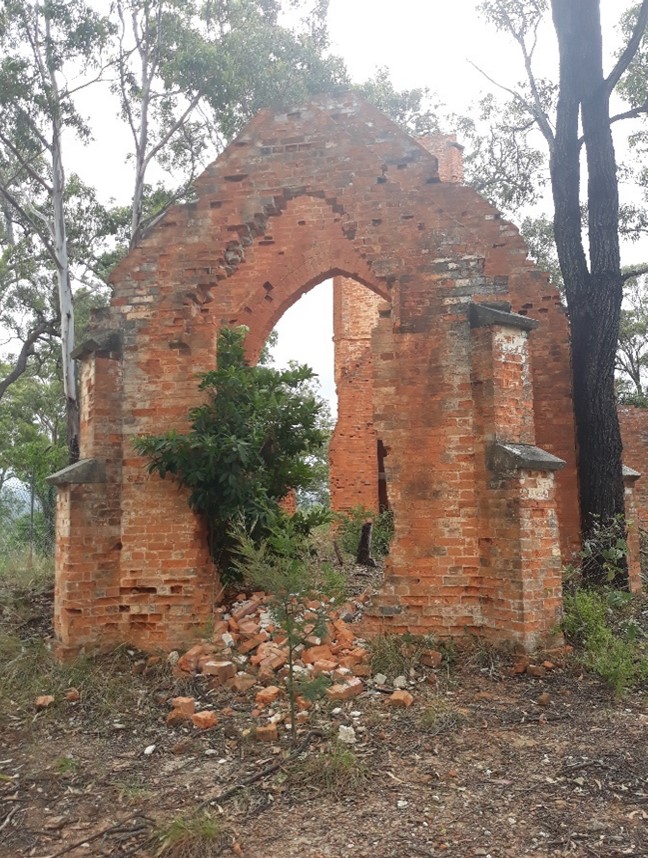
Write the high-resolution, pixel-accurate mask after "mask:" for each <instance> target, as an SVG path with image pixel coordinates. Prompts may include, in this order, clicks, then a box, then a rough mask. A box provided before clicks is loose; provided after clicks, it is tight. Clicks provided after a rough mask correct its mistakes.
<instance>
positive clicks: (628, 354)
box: [616, 277, 648, 408]
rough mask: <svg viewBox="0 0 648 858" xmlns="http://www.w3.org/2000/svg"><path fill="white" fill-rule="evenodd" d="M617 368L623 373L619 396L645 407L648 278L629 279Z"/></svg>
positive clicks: (647, 401)
mask: <svg viewBox="0 0 648 858" xmlns="http://www.w3.org/2000/svg"><path fill="white" fill-rule="evenodd" d="M616 369H617V372H618V373H620V374H621V375H620V378H619V383H618V386H617V391H618V395H619V399H620V400H621V401H622V402H624V403H626V404H631V405H638V406H639V407H642V408H645V407H646V406H647V405H648V280H647V279H646V277H641V278H634V279H631V280H630V281H628V284H627V286H626V292H625V302H624V306H623V308H622V309H621V324H620V328H619V345H618V347H617V356H616Z"/></svg>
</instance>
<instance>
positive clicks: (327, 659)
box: [167, 592, 442, 742]
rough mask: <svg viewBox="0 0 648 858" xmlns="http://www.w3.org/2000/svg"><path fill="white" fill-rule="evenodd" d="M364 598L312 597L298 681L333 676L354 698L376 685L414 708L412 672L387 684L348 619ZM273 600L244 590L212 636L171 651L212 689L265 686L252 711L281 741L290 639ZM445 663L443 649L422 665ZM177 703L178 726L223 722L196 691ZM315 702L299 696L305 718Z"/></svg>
mask: <svg viewBox="0 0 648 858" xmlns="http://www.w3.org/2000/svg"><path fill="white" fill-rule="evenodd" d="M364 598H365V597H363V596H359V597H357V599H356V600H355V601H354V602H350V603H346V604H345V605H343V606H342V607H341V608H340V607H337V608H336V607H335V606H333V605H331V604H329V603H327V602H325V601H320V600H314V601H312V602H308V603H307V605H306V609H305V613H304V621H305V623H306V625H305V634H306V636H305V638H304V641H303V643H300V644H299V645H298V646H296V647H295V649H294V663H293V676H294V678H295V680H296V681H298V682H302V681H309V680H312V679H315V678H316V677H319V676H324V677H326V678H327V679H328V681H329V682H330V685H329V686H328V688H327V689H326V696H327V697H328V698H329V700H332V701H340V702H344V701H349V700H352V699H353V698H355V697H357V696H358V695H359V694H362V693H363V692H365V691H367V690H368V689H369V688H372V689H374V690H376V691H378V692H381V693H382V694H381V696H382V695H385V694H387V695H388V696H387V702H388V703H389V704H390V705H391V706H395V707H403V708H408V707H409V706H411V705H412V703H413V700H414V698H413V696H412V694H410V692H409V691H407V689H406V686H407V685H408V680H407V678H406V677H398V678H397V680H395V681H394V683H393V685H392V686H391V687H387V685H386V683H387V678H386V677H385V676H382V675H380V674H378V675H376V676H374V677H372V676H371V667H370V665H369V657H370V654H369V650H368V649H367V647H366V643H365V641H364V640H362V639H361V638H358V637H356V635H355V634H354V629H353V625H352V624H351V623H350V622H348V620H349V619H351V618H354V617H355V616H357V614H358V612H359V611H360V610H361V608H362V603H363V600H364ZM270 603H271V597H270V596H268V595H267V594H266V593H263V592H258V593H253V594H251V595H250V596H247V595H245V594H240V595H239V596H238V597H237V599H236V601H235V602H234V603H233V604H232V605H231V606H230V607H229V608H228V609H227V608H223V609H221V611H220V612H219V613H217V614H216V617H215V622H214V630H213V633H212V636H211V640H210V641H202V642H200V643H198V644H196V645H195V646H193V647H191V649H189V650H188V651H187V652H185V653H184V654H183V655H179V654H178V653H171V654H170V656H169V660H170V662H171V663H172V664H173V669H174V673H175V675H176V677H177V678H183V677H185V678H186V677H187V676H188V675H191V676H197V675H200V676H202V677H203V678H204V680H205V682H206V684H207V686H208V687H209V688H211V689H216V688H225V689H231V690H232V691H233V692H234V693H236V694H245V693H247V692H251V690H252V689H253V688H255V687H257V691H256V695H255V705H254V708H253V709H252V712H251V714H252V716H253V717H254V718H256V719H262V723H259V724H257V726H256V728H255V736H256V738H258V739H260V740H265V741H271V742H274V741H276V740H277V738H278V727H279V725H280V724H281V723H284V724H285V725H286V726H287V727H288V726H290V725H289V724H288V723H287V721H288V719H289V716H288V714H287V707H285V706H284V707H283V709H282V707H281V706H280V705H279V704H280V703H281V699H282V698H283V699H285V698H286V697H287V695H286V691H285V680H286V678H287V677H288V644H287V638H286V634H285V632H284V631H283V630H282V629H281V628H279V627H278V626H277V625H276V624H275V622H274V619H273V615H272V611H271V605H270ZM323 613H324V615H325V618H326V634H325V636H324V637H323V638H320V637H318V636H316V635H315V634H314V629H315V623H316V621H317V620H318V618H319V617H321V616H322V614H323ZM311 619H312V621H313V622H312V628H311V627H310V625H309V620H311ZM441 661H442V655H441V653H439V652H437V651H435V650H429V651H428V652H425V653H423V656H422V658H421V663H422V664H424V665H426V666H428V667H439V665H440V664H441ZM398 680H400V682H399V681H398ZM169 702H170V704H171V711H170V712H169V714H168V716H167V723H168V724H169V725H170V726H177V725H179V724H184V723H193V724H194V726H195V727H196V728H198V729H202V730H205V729H209V728H211V727H214V726H215V725H216V724H217V723H218V715H217V713H216V712H215V711H213V710H202V711H198V712H197V711H196V701H195V699H194V698H192V697H174V698H173V699H171V700H170V701H169ZM312 706H313V704H312V703H311V701H309V700H307V699H306V698H305V697H304V696H301V695H297V696H296V709H297V715H296V722H297V724H304V723H306V722H307V721H308V719H309V712H308V710H309V709H311V708H312ZM244 732H247V733H248V734H249V733H251V732H252V731H251V730H249V731H244Z"/></svg>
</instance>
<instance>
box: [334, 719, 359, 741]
mask: <svg viewBox="0 0 648 858" xmlns="http://www.w3.org/2000/svg"><path fill="white" fill-rule="evenodd" d="M337 737H338V742H342V743H343V744H345V745H355V743H356V733H355V730H354V729H353V727H347V725H346V724H340V726H339V728H338V735H337Z"/></svg>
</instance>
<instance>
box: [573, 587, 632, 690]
mask: <svg viewBox="0 0 648 858" xmlns="http://www.w3.org/2000/svg"><path fill="white" fill-rule="evenodd" d="M631 603H632V596H631V595H630V594H629V593H623V592H620V591H618V590H609V589H602V590H585V589H576V590H574V591H573V592H572V593H566V595H565V600H564V608H565V614H564V618H563V629H564V631H565V634H566V635H567V636H568V638H569V639H570V640H571V641H573V642H574V643H575V644H577V645H579V646H580V647H582V648H583V650H584V652H583V656H582V659H583V663H584V664H585V666H586V667H588V668H589V669H590V670H593V671H594V672H595V673H596V674H598V675H599V676H600V677H601V678H602V679H603V680H605V682H606V683H607V684H608V685H609V686H610V687H611V688H612V689H613V690H614V693H615V694H616V695H617V696H622V695H623V694H624V693H625V692H626V691H628V690H629V689H631V688H635V687H638V686H644V685H645V684H646V682H648V649H647V646H646V645H647V641H646V636H645V633H643V632H642V631H641V629H640V628H639V626H638V625H637V624H636V623H635V622H633V621H632V620H629V619H627V617H625V616H624V612H625V610H626V609H627V607H628V606H629V605H630V604H631Z"/></svg>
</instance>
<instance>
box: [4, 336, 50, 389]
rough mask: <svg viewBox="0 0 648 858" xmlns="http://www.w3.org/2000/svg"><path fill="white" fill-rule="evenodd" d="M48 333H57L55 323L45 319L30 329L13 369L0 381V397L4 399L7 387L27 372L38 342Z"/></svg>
mask: <svg viewBox="0 0 648 858" xmlns="http://www.w3.org/2000/svg"><path fill="white" fill-rule="evenodd" d="M48 333H49V334H53V333H55V330H54V326H53V323H52V322H51V321H47V320H45V319H43V320H42V321H40V322H39V323H38V324H37V325H36V327H35V328H34V329H33V330H32V331H30V333H29V335H28V336H27V339H26V340H25V341H24V343H23V346H22V348H21V350H20V354H19V355H18V359H17V360H16V363H15V364H14V368H13V369H12V370H11V372H10V373H9V375H7V376H5V378H3V379H2V380H1V381H0V399H2V397H3V396H4V394H5V393H6V392H7V389H8V388H9V387H10V386H11V385H12V384H13V383H14V382H15V381H17V380H18V379H19V378H20V376H21V375H23V374H24V373H25V372H26V370H27V364H28V362H29V358H30V357H31V356H32V355H33V354H34V352H35V345H36V342H37V341H38V340H39V339H40V337H42V336H43V334H48Z"/></svg>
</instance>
